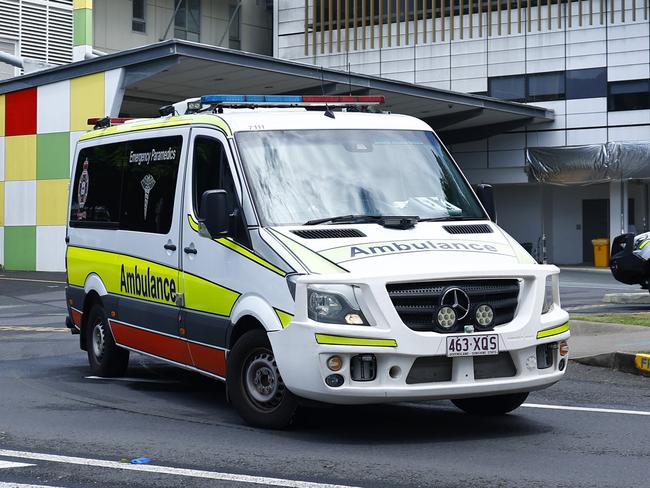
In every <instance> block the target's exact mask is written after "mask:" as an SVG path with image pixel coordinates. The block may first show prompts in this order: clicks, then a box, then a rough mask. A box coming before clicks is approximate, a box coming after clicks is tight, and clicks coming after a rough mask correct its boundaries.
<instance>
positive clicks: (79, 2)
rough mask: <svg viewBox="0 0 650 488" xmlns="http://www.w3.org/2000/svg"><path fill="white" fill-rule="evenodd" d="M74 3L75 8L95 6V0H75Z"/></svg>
mask: <svg viewBox="0 0 650 488" xmlns="http://www.w3.org/2000/svg"><path fill="white" fill-rule="evenodd" d="M72 5H73V7H74V9H75V10H78V9H80V8H93V0H74V2H73V4H72Z"/></svg>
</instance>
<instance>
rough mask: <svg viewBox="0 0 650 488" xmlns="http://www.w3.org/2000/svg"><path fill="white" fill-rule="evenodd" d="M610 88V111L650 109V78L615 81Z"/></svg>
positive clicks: (608, 105)
mask: <svg viewBox="0 0 650 488" xmlns="http://www.w3.org/2000/svg"><path fill="white" fill-rule="evenodd" d="M608 90H609V93H608V96H607V110H609V111H610V112H617V111H620V110H644V109H650V80H633V81H614V82H612V83H609V86H608Z"/></svg>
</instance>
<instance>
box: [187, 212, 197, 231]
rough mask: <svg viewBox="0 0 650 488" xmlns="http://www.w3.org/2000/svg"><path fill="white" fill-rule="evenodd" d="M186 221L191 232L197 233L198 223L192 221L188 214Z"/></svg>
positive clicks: (192, 218)
mask: <svg viewBox="0 0 650 488" xmlns="http://www.w3.org/2000/svg"><path fill="white" fill-rule="evenodd" d="M187 221H188V222H189V224H190V227H191V228H192V230H194V231H196V232H198V231H199V223H198V222H197V221H196V220H194V217H192V216H191V215H190V214H188V215H187Z"/></svg>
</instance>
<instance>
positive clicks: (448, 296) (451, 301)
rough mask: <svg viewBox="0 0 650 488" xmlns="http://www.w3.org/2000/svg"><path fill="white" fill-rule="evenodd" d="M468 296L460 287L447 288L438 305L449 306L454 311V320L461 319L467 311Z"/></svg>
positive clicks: (465, 315)
mask: <svg viewBox="0 0 650 488" xmlns="http://www.w3.org/2000/svg"><path fill="white" fill-rule="evenodd" d="M469 305H470V303H469V297H468V296H467V293H465V292H464V291H463V290H461V289H460V288H449V289H448V290H446V291H445V292H444V293H443V295H442V298H441V299H440V307H449V308H451V309H452V310H453V311H454V312H455V313H456V320H463V319H464V318H465V317H467V314H468V313H469Z"/></svg>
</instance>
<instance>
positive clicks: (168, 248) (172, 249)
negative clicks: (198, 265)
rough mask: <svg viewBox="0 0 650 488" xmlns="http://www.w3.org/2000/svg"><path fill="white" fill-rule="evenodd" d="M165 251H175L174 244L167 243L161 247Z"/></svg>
mask: <svg viewBox="0 0 650 488" xmlns="http://www.w3.org/2000/svg"><path fill="white" fill-rule="evenodd" d="M163 247H164V248H165V249H167V250H168V251H175V250H176V244H172V243H171V242H168V243H167V244H165V245H164V246H163Z"/></svg>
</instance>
